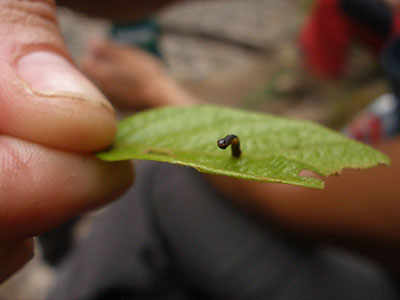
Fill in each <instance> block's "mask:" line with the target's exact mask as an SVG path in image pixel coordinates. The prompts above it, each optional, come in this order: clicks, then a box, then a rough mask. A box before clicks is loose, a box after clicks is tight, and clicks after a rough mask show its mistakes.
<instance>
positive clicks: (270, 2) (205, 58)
mask: <svg viewBox="0 0 400 300" xmlns="http://www.w3.org/2000/svg"><path fill="white" fill-rule="evenodd" d="M309 2H310V1H308V0H297V1H296V0H279V1H276V0H246V1H242V0H231V1H225V0H216V1H193V2H188V3H184V4H179V5H175V6H172V7H170V8H168V9H166V10H165V11H162V12H161V13H160V14H159V15H158V16H157V20H158V21H159V23H160V24H161V26H162V36H161V40H160V45H161V50H162V53H163V57H164V59H165V64H166V67H167V68H168V70H169V72H170V73H171V74H172V76H174V77H175V78H176V79H177V80H178V81H179V82H181V84H182V85H184V86H185V87H186V88H187V89H189V90H190V91H191V92H193V93H194V94H195V95H197V96H198V97H199V98H201V99H203V100H204V101H205V102H208V103H215V104H223V105H232V106H237V107H242V108H245V109H250V110H256V111H264V112H270V113H275V114H281V115H287V116H291V117H296V118H304V119H309V120H314V121H316V122H320V123H323V124H325V125H328V126H331V127H334V128H336V129H340V128H341V127H342V126H343V125H344V124H345V123H346V122H347V121H348V120H349V119H350V118H351V117H352V116H353V115H354V114H355V113H356V112H357V111H359V110H360V109H362V108H363V107H365V106H366V105H367V104H368V103H369V102H370V101H372V100H373V99H374V98H376V97H377V96H378V95H381V94H382V93H384V92H386V91H387V87H386V84H385V82H384V80H383V76H382V74H381V71H380V70H379V68H378V67H377V65H376V62H375V59H374V58H373V57H372V56H370V55H369V54H368V53H367V52H366V51H365V50H363V49H361V48H359V47H355V48H354V50H353V51H352V53H351V55H350V59H349V70H348V74H346V76H345V78H344V79H342V80H336V81H331V80H321V79H317V78H313V77H312V76H310V75H309V74H307V73H306V72H305V71H304V69H303V68H302V67H301V57H300V54H299V51H298V48H297V35H298V32H299V30H300V28H301V24H303V22H304V19H305V16H306V13H307V7H308V6H309ZM59 16H60V23H61V26H62V29H63V33H64V35H65V37H66V40H67V43H68V45H69V47H70V49H71V51H72V52H73V54H74V57H75V59H76V61H77V62H79V57H80V56H81V55H82V54H83V53H84V51H85V45H86V42H87V40H88V39H89V38H90V37H91V36H96V35H97V36H98V35H100V36H106V35H107V34H108V32H109V29H110V24H109V23H108V22H106V21H104V20H93V19H88V18H87V17H85V16H81V15H77V14H75V13H72V12H71V11H68V10H66V9H60V10H59ZM52 280H53V270H51V269H50V268H48V267H46V266H45V265H43V263H42V262H41V260H40V258H39V257H38V258H36V259H35V260H34V261H33V262H31V263H30V264H29V265H28V267H26V268H25V269H24V270H23V271H21V272H20V273H19V274H18V275H16V276H15V277H14V278H13V279H11V280H9V281H8V282H6V283H5V284H3V285H2V286H1V287H0V300H2V299H25V300H31V299H43V298H44V297H45V294H46V292H47V290H48V288H49V286H50V285H51V283H52Z"/></svg>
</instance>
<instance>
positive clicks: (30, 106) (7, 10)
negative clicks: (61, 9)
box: [0, 0, 116, 152]
mask: <svg viewBox="0 0 400 300" xmlns="http://www.w3.org/2000/svg"><path fill="white" fill-rule="evenodd" d="M0 40H1V41H2V42H1V43H0V134H4V135H10V136H15V137H18V138H21V139H23V140H27V141H31V142H35V143H38V144H43V145H46V146H51V147H54V148H59V149H63V150H71V151H77V152H93V151H96V150H100V149H102V148H104V147H106V146H107V145H109V144H110V143H111V142H112V140H113V138H114V135H115V131H116V123H115V118H114V111H113V108H112V106H111V105H110V104H109V102H108V101H107V100H106V98H105V97H104V96H103V95H102V94H101V92H100V91H99V90H98V89H97V88H96V87H95V86H94V85H93V84H92V83H91V82H90V81H89V80H88V79H87V78H86V77H85V76H84V75H82V74H81V73H80V72H79V71H78V70H77V68H76V67H75V65H74V63H73V62H72V60H71V58H70V56H69V55H68V51H67V49H66V46H65V43H64V41H63V38H62V36H61V34H60V31H59V28H58V23H57V19H56V11H55V3H54V1H52V0H2V1H0Z"/></svg>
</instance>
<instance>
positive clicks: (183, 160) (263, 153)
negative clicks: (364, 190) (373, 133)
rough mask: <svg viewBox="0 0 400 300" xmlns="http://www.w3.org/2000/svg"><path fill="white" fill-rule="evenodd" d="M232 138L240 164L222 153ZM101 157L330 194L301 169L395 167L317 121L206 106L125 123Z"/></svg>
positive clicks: (148, 115) (321, 172) (170, 110)
mask: <svg viewBox="0 0 400 300" xmlns="http://www.w3.org/2000/svg"><path fill="white" fill-rule="evenodd" d="M227 134H235V135H237V136H238V137H239V138H240V144H241V150H242V155H241V156H240V157H239V158H236V157H233V156H232V154H231V150H230V149H229V148H228V149H226V150H221V149H219V148H218V147H217V140H218V139H220V138H223V137H225V136H226V135H227ZM97 156H98V157H99V158H100V159H102V160H106V161H117V160H128V159H144V160H155V161H162V162H169V163H173V164H180V165H185V166H191V167H194V168H196V169H197V170H198V171H200V172H205V173H212V174H221V175H227V176H232V177H237V178H244V179H249V180H257V181H268V182H281V183H287V184H293V185H299V186H306V187H313V188H323V187H324V183H323V181H321V180H319V179H316V178H309V177H304V176H300V175H299V172H300V171H302V170H311V171H313V172H315V173H317V174H319V175H322V176H328V175H331V174H335V173H339V172H340V171H341V170H342V169H343V168H368V167H372V166H375V165H377V164H379V163H383V164H389V163H390V160H389V158H388V157H387V156H385V155H384V154H382V153H380V152H378V151H376V150H374V149H372V148H371V147H369V146H367V145H364V144H361V143H358V142H356V141H353V140H350V139H348V138H346V137H344V136H343V135H341V134H340V133H337V132H335V131H332V130H330V129H327V128H324V127H322V126H320V125H317V124H313V123H311V122H306V121H298V120H290V119H286V118H282V117H277V116H272V115H268V114H259V113H253V112H247V111H241V110H237V109H231V108H225V107H216V106H206V105H204V106H191V107H166V108H157V109H153V110H148V111H145V112H141V113H137V114H135V115H133V116H132V117H129V118H127V119H125V120H123V121H121V122H120V123H119V126H118V134H117V137H116V139H115V142H114V145H113V146H112V147H111V148H110V149H108V150H106V151H104V152H100V153H98V154H97Z"/></svg>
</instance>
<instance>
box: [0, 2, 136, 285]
mask: <svg viewBox="0 0 400 300" xmlns="http://www.w3.org/2000/svg"><path fill="white" fill-rule="evenodd" d="M0 38H1V40H2V43H1V44H0V265H1V266H2V267H1V268H0V282H1V281H2V280H4V279H6V278H7V277H8V276H9V275H10V274H12V273H13V272H14V271H15V270H16V269H18V268H19V267H20V266H22V265H23V264H24V263H25V262H26V261H27V260H29V258H30V257H31V256H32V253H33V247H32V241H31V237H32V236H34V235H36V234H39V233H41V232H43V231H46V230H48V229H50V228H51V227H52V226H56V225H57V224H60V223H62V222H64V221H65V220H67V219H69V218H71V217H72V216H73V215H75V214H78V213H81V212H83V211H85V210H88V209H91V208H93V207H96V206H98V205H100V204H103V203H105V202H106V201H109V200H111V199H113V198H114V197H115V196H116V195H117V194H118V193H120V192H121V191H122V190H123V188H125V187H126V186H128V185H129V184H130V182H131V180H132V178H133V174H132V170H131V165H130V164H129V163H116V164H111V163H105V162H101V161H99V160H97V159H96V158H95V157H93V156H91V155H90V154H89V153H91V152H95V151H98V150H100V149H103V148H105V147H107V146H108V145H109V144H111V143H112V141H113V139H114V136H115V132H116V121H115V117H114V111H113V108H112V106H111V105H110V104H109V103H108V101H107V100H106V99H105V97H104V96H103V95H102V94H101V93H100V92H99V91H98V89H97V88H96V87H95V86H94V85H93V84H92V83H91V82H90V81H89V80H88V79H86V78H85V77H84V76H83V75H82V74H81V73H80V72H79V71H78V70H77V69H76V67H75V65H74V64H73V62H72V60H71V58H70V56H69V54H68V51H67V49H66V46H65V44H64V41H63V38H62V36H61V34H60V31H59V28H58V24H57V19H56V13H55V3H54V1H52V0H36V1H32V0H31V1H30V0H18V1H16V0H3V1H1V2H0Z"/></svg>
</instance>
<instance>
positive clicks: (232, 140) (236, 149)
mask: <svg viewBox="0 0 400 300" xmlns="http://www.w3.org/2000/svg"><path fill="white" fill-rule="evenodd" d="M217 145H218V147H219V148H221V149H226V148H227V147H228V146H229V145H230V146H231V148H232V156H234V157H240V154H242V151H240V141H239V138H238V137H237V136H236V135H234V134H228V135H227V136H226V137H224V138H222V139H219V140H218V141H217Z"/></svg>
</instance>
